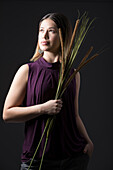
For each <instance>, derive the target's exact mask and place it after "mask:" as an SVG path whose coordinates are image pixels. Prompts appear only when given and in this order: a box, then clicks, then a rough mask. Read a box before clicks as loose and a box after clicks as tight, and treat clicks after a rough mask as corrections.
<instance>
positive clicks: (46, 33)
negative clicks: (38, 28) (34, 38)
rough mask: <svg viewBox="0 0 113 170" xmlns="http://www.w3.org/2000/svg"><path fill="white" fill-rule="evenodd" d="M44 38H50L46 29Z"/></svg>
mask: <svg viewBox="0 0 113 170" xmlns="http://www.w3.org/2000/svg"><path fill="white" fill-rule="evenodd" d="M43 38H45V39H48V38H49V34H48V30H46V31H45V32H44V33H43Z"/></svg>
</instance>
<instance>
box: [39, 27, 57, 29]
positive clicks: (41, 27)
mask: <svg viewBox="0 0 113 170" xmlns="http://www.w3.org/2000/svg"><path fill="white" fill-rule="evenodd" d="M40 28H44V27H40ZM49 29H56V27H49Z"/></svg>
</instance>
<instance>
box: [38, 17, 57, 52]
mask: <svg viewBox="0 0 113 170" xmlns="http://www.w3.org/2000/svg"><path fill="white" fill-rule="evenodd" d="M38 40H39V46H40V49H41V50H42V51H50V52H53V53H59V49H60V38H59V31H58V28H57V25H56V24H55V22H54V21H52V20H51V19H49V18H47V19H45V20H43V21H42V22H41V24H40V28H39V37H38Z"/></svg>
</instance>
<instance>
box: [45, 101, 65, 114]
mask: <svg viewBox="0 0 113 170" xmlns="http://www.w3.org/2000/svg"><path fill="white" fill-rule="evenodd" d="M62 104H63V102H62V100H61V99H58V100H49V101H47V102H45V103H43V104H42V112H43V113H44V114H49V115H56V114H58V113H59V112H60V111H61V108H62Z"/></svg>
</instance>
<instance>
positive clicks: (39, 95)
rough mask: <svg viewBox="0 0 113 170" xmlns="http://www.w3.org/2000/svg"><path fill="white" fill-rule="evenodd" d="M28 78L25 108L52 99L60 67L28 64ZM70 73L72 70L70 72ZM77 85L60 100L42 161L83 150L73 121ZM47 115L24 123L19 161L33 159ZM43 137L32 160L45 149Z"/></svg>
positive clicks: (39, 156) (43, 61)
mask: <svg viewBox="0 0 113 170" xmlns="http://www.w3.org/2000/svg"><path fill="white" fill-rule="evenodd" d="M28 66H29V76H28V84H27V90H26V97H25V100H24V106H32V105H36V104H41V103H44V102H46V101H48V100H50V99H54V98H55V93H56V89H57V83H58V76H59V69H60V63H59V62H56V63H48V62H47V61H46V60H45V59H44V58H43V57H41V58H39V59H38V60H37V61H35V62H34V63H28ZM72 71H73V70H72ZM75 89H76V82H75V79H73V80H72V82H71V83H70V85H69V86H68V88H67V89H66V91H65V93H64V95H63V96H62V100H63V107H62V110H61V112H60V113H59V114H58V115H57V116H56V120H55V123H54V126H53V128H52V131H51V133H50V135H49V139H48V144H47V148H46V151H45V156H44V158H45V159H51V160H59V159H64V158H66V157H69V156H73V155H75V154H76V153H79V152H81V151H82V150H83V148H84V146H85V144H86V141H85V139H83V138H82V137H81V136H80V134H79V131H78V129H77V125H76V120H75V109H74V99H75V93H76V90H75ZM47 118H48V115H47V114H45V115H41V116H39V117H37V118H35V119H32V120H29V121H27V122H26V123H25V139H24V144H23V152H22V156H21V159H22V161H26V160H28V159H30V158H32V157H33V154H34V152H35V149H36V147H37V145H38V142H39V140H40V137H41V134H42V132H43V129H44V127H45V123H46V120H47ZM44 142H45V136H44V138H43V141H42V143H41V145H40V148H39V150H38V152H37V155H36V157H35V159H40V158H41V155H42V151H43V147H44Z"/></svg>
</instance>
